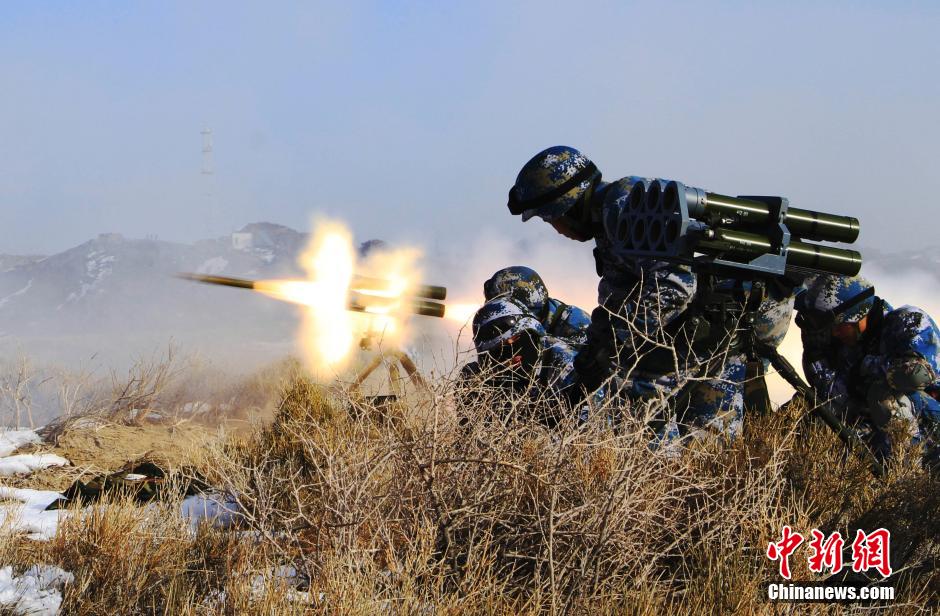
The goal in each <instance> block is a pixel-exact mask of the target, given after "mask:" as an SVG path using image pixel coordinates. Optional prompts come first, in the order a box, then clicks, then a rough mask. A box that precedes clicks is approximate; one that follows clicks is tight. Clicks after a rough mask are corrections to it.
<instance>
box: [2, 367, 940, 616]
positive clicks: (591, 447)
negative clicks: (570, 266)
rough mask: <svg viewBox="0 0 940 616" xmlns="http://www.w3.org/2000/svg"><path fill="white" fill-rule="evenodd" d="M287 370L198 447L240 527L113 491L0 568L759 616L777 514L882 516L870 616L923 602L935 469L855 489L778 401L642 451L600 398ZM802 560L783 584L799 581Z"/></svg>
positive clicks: (90, 605)
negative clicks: (222, 436)
mask: <svg viewBox="0 0 940 616" xmlns="http://www.w3.org/2000/svg"><path fill="white" fill-rule="evenodd" d="M291 374H292V375H291V378H290V379H288V380H287V381H286V385H285V387H284V388H283V393H282V395H281V399H280V404H279V405H278V408H277V412H276V414H275V416H274V418H273V421H272V422H271V423H270V425H268V426H267V427H265V428H263V429H260V430H257V431H254V432H251V433H244V434H241V435H238V436H234V437H232V438H230V439H229V440H227V441H225V442H223V443H221V444H219V445H218V446H212V447H208V448H206V449H205V450H203V451H202V452H201V456H200V457H201V459H199V460H198V466H199V470H200V473H201V474H202V475H203V476H204V477H205V478H206V479H208V480H209V482H210V483H211V484H213V485H215V486H217V487H218V488H219V489H220V490H223V491H225V492H227V493H230V494H233V495H236V497H237V500H238V504H239V507H240V509H241V510H242V512H243V516H242V520H243V522H242V525H241V528H240V529H238V530H221V529H213V528H210V527H208V526H205V525H204V526H202V527H200V528H199V529H198V530H197V531H196V532H193V531H192V530H191V529H190V528H189V526H188V525H187V524H186V523H185V522H184V521H182V520H181V519H180V516H179V514H178V503H177V502H174V501H172V500H171V502H166V503H162V504H159V505H155V506H153V507H151V508H141V507H139V506H134V505H132V504H130V503H128V502H122V501H120V500H116V501H114V502H112V503H110V504H109V506H107V507H100V508H95V509H92V510H89V511H90V513H88V512H86V513H76V514H75V515H73V516H72V518H71V520H70V521H69V522H68V523H66V524H64V525H63V526H62V527H61V531H60V533H59V535H58V536H57V537H56V539H55V540H54V541H52V542H49V543H47V544H36V543H31V542H28V541H26V540H23V539H16V538H14V539H10V540H8V541H6V542H5V544H4V545H2V546H0V556H2V557H3V562H5V563H12V564H15V565H17V566H24V567H25V566H26V565H28V564H32V563H39V562H41V563H46V564H56V565H59V566H61V567H63V568H64V569H66V570H68V571H71V572H72V573H73V574H74V575H75V577H76V581H75V583H74V584H72V585H71V586H69V587H67V590H66V593H65V604H64V607H65V611H66V612H67V613H74V614H113V613H122V614H125V613H126V614H133V613H145V614H150V613H164V614H290V613H310V612H313V613H331V614H332V613H356V614H360V613H363V614H365V613H388V612H392V613H402V614H411V613H427V614H430V613H445V614H447V613H453V614H456V613H486V614H519V613H532V614H535V613H545V612H548V613H610V614H622V613H629V614H662V613H680V614H685V613H689V614H693V613H694V614H706V613H707V614H729V613H740V614H751V613H767V614H772V613H773V614H775V613H783V612H785V609H784V608H785V606H783V605H780V604H777V605H772V604H768V603H767V602H766V601H765V600H764V599H763V585H764V584H766V583H767V582H768V581H771V580H774V579H776V563H773V562H771V561H769V560H768V559H767V558H766V557H765V556H764V552H765V550H766V546H767V543H768V541H771V540H776V539H778V538H779V533H780V529H781V527H782V526H783V525H784V524H789V525H791V526H792V527H794V528H795V529H799V530H801V531H802V532H804V533H808V531H809V529H810V528H814V527H816V528H820V529H822V530H824V531H826V532H831V531H833V530H840V531H841V532H842V534H843V536H854V529H855V528H858V527H862V528H865V529H868V530H873V529H874V528H876V527H878V526H885V527H887V528H890V529H891V530H892V540H893V541H892V550H893V552H894V557H895V558H894V560H895V561H896V562H895V563H894V566H895V569H896V570H897V571H899V573H898V574H897V575H896V576H895V579H896V582H895V583H896V585H897V586H898V588H899V593H900V599H899V600H898V601H896V602H895V603H894V604H893V605H892V606H891V607H890V611H891V612H892V613H898V614H913V613H919V612H921V611H926V610H927V609H929V608H928V606H934V607H936V606H937V605H938V601H940V571H938V570H937V568H936V564H935V563H936V561H937V558H938V556H940V547H938V546H940V537H938V535H940V526H938V525H937V524H936V518H937V515H938V512H940V491H938V487H940V482H938V480H937V479H936V478H931V477H929V476H927V475H926V474H925V473H924V472H923V471H921V470H920V469H919V467H918V465H917V463H916V459H915V457H914V456H913V455H912V456H910V457H909V458H908V459H906V460H903V461H902V462H901V463H899V464H898V465H896V466H895V467H894V468H893V469H892V472H891V475H890V477H889V478H888V480H887V481H885V482H884V483H875V482H874V481H873V480H872V479H871V478H870V477H869V475H868V474H867V471H866V469H865V468H864V467H863V466H862V464H861V463H860V462H858V461H856V460H855V459H854V458H852V457H851V456H849V457H847V456H845V455H844V453H843V451H842V449H841V447H840V446H839V443H838V441H837V440H836V439H835V437H833V436H832V435H831V434H829V433H828V432H826V431H825V429H823V428H820V427H818V426H815V425H813V424H809V423H806V422H803V423H801V422H800V421H799V419H800V418H799V413H800V411H799V409H788V410H787V411H785V412H779V413H776V414H771V415H768V416H766V417H755V418H749V420H748V423H747V426H746V430H745V434H744V436H743V437H742V438H740V439H738V440H737V441H735V442H734V443H733V444H731V445H728V446H725V445H721V444H719V443H713V442H708V441H704V442H700V443H696V444H695V445H694V446H690V447H687V448H685V449H683V450H681V451H679V450H676V449H666V450H658V451H654V450H651V449H650V447H649V435H648V433H647V431H646V429H645V427H644V426H643V425H642V424H641V423H640V422H639V421H631V420H629V419H628V420H625V421H624V422H623V423H622V424H621V425H619V426H618V428H617V429H616V430H613V429H611V428H610V426H609V425H608V422H607V421H606V419H605V412H604V411H597V412H595V413H594V417H592V418H591V419H590V420H589V421H588V422H587V423H585V424H576V423H575V422H573V421H570V422H566V421H562V423H561V425H559V426H557V427H556V428H554V429H551V430H549V429H547V428H545V427H543V426H542V425H540V424H539V423H538V422H535V421H532V420H531V414H532V413H535V414H536V415H551V414H554V413H556V412H557V410H558V405H557V403H554V402H553V401H551V400H542V401H539V402H538V403H536V404H535V405H534V408H533V405H532V404H530V403H529V402H528V401H524V400H519V399H511V398H505V397H501V396H500V395H499V394H498V393H495V392H492V391H488V390H485V389H481V388H473V389H472V390H470V391H468V390H466V389H461V387H465V386H461V385H459V384H457V383H453V382H442V383H439V384H438V385H437V386H436V390H435V392H434V393H435V395H434V396H433V398H431V399H429V400H428V402H427V403H426V404H423V405H422V406H420V408H403V407H402V406H400V405H395V404H391V405H383V406H381V407H376V406H369V405H368V404H365V403H364V402H363V400H362V399H359V398H355V399H351V398H350V397H349V396H348V395H346V394H344V393H343V392H341V391H331V390H326V389H323V388H321V387H319V386H317V385H315V384H314V383H312V382H310V381H309V380H307V379H306V378H305V377H303V376H302V375H300V374H298V373H296V372H292V373H291ZM265 382H268V383H270V382H271V381H270V380H268V379H266V380H265ZM252 387H253V388H256V387H258V386H257V384H255V385H253V386H252ZM471 387H473V386H472V385H471ZM497 409H498V410H497ZM801 554H802V553H801ZM804 559H805V556H800V557H799V558H795V559H794V560H793V561H792V562H793V563H794V570H795V575H794V577H795V578H796V579H813V578H812V576H811V574H809V573H808V571H806V569H805V565H804V564H802V562H801V561H804ZM284 566H290V567H293V568H294V569H295V570H296V571H297V572H298V575H297V576H295V577H293V578H291V579H281V578H278V577H277V576H276V575H274V574H273V572H275V571H276V570H277V569H278V568H279V567H284ZM856 607H857V608H858V606H856ZM812 609H813V610H815V611H816V612H818V613H833V614H835V613H841V612H842V608H840V607H839V606H833V605H823V604H815V605H813V606H812ZM858 609H860V608H858ZM805 610H806V606H801V607H800V608H799V610H798V611H800V612H801V613H802V612H804V611H805ZM796 611H797V610H795V612H796Z"/></svg>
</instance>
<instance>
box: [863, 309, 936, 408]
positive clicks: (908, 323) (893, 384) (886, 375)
mask: <svg viewBox="0 0 940 616" xmlns="http://www.w3.org/2000/svg"><path fill="white" fill-rule="evenodd" d="M881 339H882V343H881V345H880V348H879V350H880V351H881V352H880V353H879V354H877V355H868V356H866V357H865V358H864V360H863V364H864V366H865V370H866V371H867V374H868V375H870V377H871V379H872V380H875V379H878V380H882V381H883V382H886V383H887V384H888V386H889V387H890V388H891V389H892V390H894V391H896V392H898V393H902V394H909V393H913V392H915V391H918V390H922V389H925V388H927V387H929V386H930V385H932V384H934V383H935V382H936V381H937V378H938V372H940V370H938V368H940V367H938V357H940V332H938V330H937V326H936V325H935V324H934V322H933V320H932V319H931V318H930V317H929V316H927V314H926V313H925V312H923V311H922V310H920V309H918V308H912V307H909V306H905V307H903V308H900V309H898V310H895V311H893V312H892V313H890V314H889V315H888V316H887V317H886V318H885V323H884V327H883V332H882V335H881Z"/></svg>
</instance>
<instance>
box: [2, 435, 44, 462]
mask: <svg viewBox="0 0 940 616" xmlns="http://www.w3.org/2000/svg"><path fill="white" fill-rule="evenodd" d="M39 443H42V438H40V436H39V435H38V434H36V431H35V430H27V429H22V430H4V431H2V432H0V457H6V456H8V455H10V454H11V453H13V452H14V451H16V450H17V449H19V448H20V447H22V446H23V445H37V444H39Z"/></svg>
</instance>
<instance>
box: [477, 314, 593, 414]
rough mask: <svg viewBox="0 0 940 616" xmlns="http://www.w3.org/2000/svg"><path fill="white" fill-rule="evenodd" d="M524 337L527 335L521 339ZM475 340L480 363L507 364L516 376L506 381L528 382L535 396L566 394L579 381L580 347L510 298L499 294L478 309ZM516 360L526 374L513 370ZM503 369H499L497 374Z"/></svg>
mask: <svg viewBox="0 0 940 616" xmlns="http://www.w3.org/2000/svg"><path fill="white" fill-rule="evenodd" d="M521 337H525V339H524V340H523V341H521V342H520V340H519V339H520V338H521ZM473 340H474V345H475V346H476V350H477V355H478V361H479V362H480V364H481V365H484V364H487V363H488V362H492V365H493V366H497V365H502V366H506V367H507V368H508V369H507V370H506V371H505V374H506V375H508V376H514V378H511V379H506V382H507V383H509V384H511V385H513V386H516V385H519V384H520V383H521V384H523V385H525V386H526V387H528V388H529V389H528V393H529V395H530V396H531V397H533V398H538V397H540V396H543V395H544V394H545V393H546V392H547V393H549V394H550V395H552V396H556V397H559V398H560V397H563V396H567V395H568V394H569V392H570V390H571V389H572V388H574V387H575V386H577V384H578V379H577V373H576V372H575V370H574V359H575V356H576V355H577V351H576V350H575V349H574V348H573V347H572V346H571V345H569V344H568V343H566V342H565V341H563V340H561V339H559V338H556V337H554V336H550V335H548V334H547V333H546V332H545V329H544V328H543V327H542V325H541V323H540V322H539V321H538V320H537V319H535V318H534V317H532V316H531V315H530V314H529V313H528V311H527V310H526V308H525V307H524V306H522V305H521V304H520V303H519V302H517V301H515V300H513V299H511V298H506V297H497V298H495V299H492V300H490V301H488V302H486V303H485V304H484V305H483V306H482V307H481V308H480V309H479V310H478V311H477V313H476V315H475V316H474V318H473ZM527 341H531V342H532V343H534V346H532V347H531V351H532V353H531V354H529V353H528V350H529V349H527V348H526V347H525V345H524V343H525V342H527ZM513 345H517V347H513ZM506 351H508V352H506ZM517 357H518V358H519V359H518V360H516V358H517ZM513 360H516V361H518V363H519V364H521V368H522V370H523V371H524V374H520V373H516V374H511V373H512V372H513V370H512V369H511V368H509V367H510V365H511V364H512V363H513ZM502 372H503V371H502V370H500V372H499V373H497V378H499V377H500V376H501V374H500V373H502Z"/></svg>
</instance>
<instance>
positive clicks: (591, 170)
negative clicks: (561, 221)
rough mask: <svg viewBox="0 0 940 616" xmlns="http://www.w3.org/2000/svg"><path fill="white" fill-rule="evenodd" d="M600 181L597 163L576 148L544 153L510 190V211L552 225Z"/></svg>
mask: <svg viewBox="0 0 940 616" xmlns="http://www.w3.org/2000/svg"><path fill="white" fill-rule="evenodd" d="M600 177H601V172H600V171H598V170H597V167H596V166H594V163H592V162H591V161H590V160H588V158H587V157H586V156H585V155H584V154H582V153H581V152H579V151H577V150H576V149H574V148H570V147H568V146H565V145H556V146H554V147H551V148H548V149H547V150H542V151H541V152H539V153H538V154H536V155H535V156H533V157H532V159H531V160H529V162H527V163H526V164H525V166H523V167H522V170H521V171H520V172H519V175H518V176H516V183H515V184H514V185H513V187H512V188H511V189H509V211H510V212H511V213H512V214H513V215H519V214H521V215H522V220H529V219H530V218H532V217H533V216H538V217H540V218H542V219H543V220H546V221H550V220H552V219H554V218H558V217H559V216H562V215H563V214H565V213H566V212H567V211H568V210H570V209H571V208H573V207H574V206H575V204H576V203H577V202H578V200H579V199H581V198H582V197H584V195H585V193H587V191H588V189H589V188H590V187H591V184H592V183H594V182H596V181H598V180H600Z"/></svg>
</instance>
